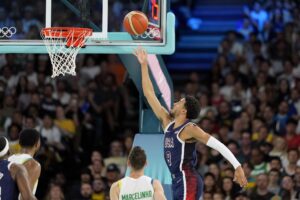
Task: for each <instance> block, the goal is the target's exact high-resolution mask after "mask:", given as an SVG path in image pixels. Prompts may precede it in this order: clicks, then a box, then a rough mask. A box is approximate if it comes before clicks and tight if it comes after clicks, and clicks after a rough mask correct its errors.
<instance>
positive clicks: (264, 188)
mask: <svg viewBox="0 0 300 200" xmlns="http://www.w3.org/2000/svg"><path fill="white" fill-rule="evenodd" d="M268 184H269V182H268V175H267V174H265V173H262V174H259V175H258V176H257V178H256V189H255V190H254V191H253V192H252V194H251V196H250V199H261V200H269V199H271V198H272V197H273V196H274V193H272V192H269V191H268Z"/></svg>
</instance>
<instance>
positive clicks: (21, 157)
mask: <svg viewBox="0 0 300 200" xmlns="http://www.w3.org/2000/svg"><path fill="white" fill-rule="evenodd" d="M31 159H33V158H32V156H31V155H29V154H26V153H22V154H14V155H12V156H10V157H9V158H8V161H10V162H12V163H16V164H20V165H23V164H24V163H25V162H27V161H28V160H31ZM29 175H30V174H29ZM37 186H38V180H37V181H36V183H35V184H34V188H33V191H32V193H33V194H35V192H36V189H37Z"/></svg>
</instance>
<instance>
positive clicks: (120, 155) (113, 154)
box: [104, 140, 127, 174]
mask: <svg viewBox="0 0 300 200" xmlns="http://www.w3.org/2000/svg"><path fill="white" fill-rule="evenodd" d="M104 163H105V166H108V165H109V164H112V163H114V164H117V166H118V168H119V169H120V170H121V171H120V172H121V174H124V173H125V168H126V163H127V158H126V157H125V156H124V149H123V144H122V143H121V142H120V141H118V140H115V141H112V143H111V144H110V154H109V157H108V158H106V159H104Z"/></svg>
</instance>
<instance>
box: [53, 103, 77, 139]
mask: <svg viewBox="0 0 300 200" xmlns="http://www.w3.org/2000/svg"><path fill="white" fill-rule="evenodd" d="M54 124H55V125H56V127H57V128H59V130H60V132H61V133H62V134H63V135H64V136H67V137H68V138H73V137H74V136H75V134H76V125H75V123H74V121H73V120H72V119H67V118H66V116H65V111H64V108H63V107H62V106H57V107H56V119H55V120H54Z"/></svg>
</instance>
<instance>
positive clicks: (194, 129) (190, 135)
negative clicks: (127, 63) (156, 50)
mask: <svg viewBox="0 0 300 200" xmlns="http://www.w3.org/2000/svg"><path fill="white" fill-rule="evenodd" d="M134 55H135V56H136V57H137V59H138V61H139V63H140V64H141V70H142V87H143V92H144V96H145V97H146V99H147V101H148V103H149V105H150V106H151V108H152V110H153V112H154V113H155V115H156V117H157V118H158V119H159V120H160V121H161V123H162V127H163V128H165V127H166V126H167V125H168V124H169V123H170V122H171V121H172V119H171V117H170V114H169V112H168V111H167V110H166V109H165V108H164V107H163V106H162V105H161V104H160V102H159V101H158V99H157V97H156V95H155V92H154V88H153V85H152V82H151V80H150V77H149V72H148V60H147V58H148V55H147V52H146V50H145V49H143V48H142V47H138V48H137V49H136V50H135V51H134ZM183 134H184V136H182V135H183ZM180 137H183V138H184V140H185V141H186V140H190V139H195V140H197V141H200V142H202V143H204V144H206V145H207V146H209V147H211V148H213V149H215V150H217V151H218V152H220V153H221V154H222V155H223V156H224V157H225V158H226V159H227V160H228V161H229V162H230V163H231V164H232V165H233V167H234V168H235V174H234V181H235V182H237V183H238V184H239V185H240V186H241V187H245V186H246V185H247V179H246V177H245V174H244V171H243V168H242V167H241V164H240V163H239V162H238V161H237V159H236V158H235V156H234V155H233V154H232V152H231V151H230V150H229V149H228V148H227V147H226V146H225V145H224V144H223V143H221V142H220V141H218V140H217V139H216V138H214V137H212V136H211V135H210V134H208V133H206V132H205V131H203V130H202V129H201V128H200V127H198V126H187V127H186V128H185V129H184V130H183V131H182V134H181V136H180Z"/></svg>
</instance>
